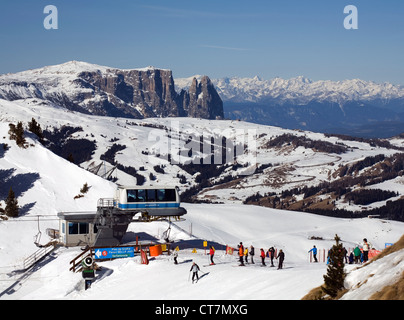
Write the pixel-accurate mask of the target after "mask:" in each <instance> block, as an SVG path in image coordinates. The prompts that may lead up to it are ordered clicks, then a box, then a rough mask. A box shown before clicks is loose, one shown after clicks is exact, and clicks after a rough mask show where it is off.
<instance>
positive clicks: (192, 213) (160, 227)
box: [0, 204, 404, 300]
mask: <svg viewBox="0 0 404 320" xmlns="http://www.w3.org/2000/svg"><path fill="white" fill-rule="evenodd" d="M185 207H186V209H187V210H188V214H187V216H186V221H184V222H177V223H176V225H177V226H178V227H180V228H181V229H179V228H177V227H176V226H173V227H172V228H173V229H172V230H173V231H172V232H171V236H170V238H171V240H173V241H174V244H173V245H174V246H175V245H176V243H177V242H179V243H182V246H183V245H187V246H188V247H189V248H188V249H181V250H180V251H179V259H178V260H179V264H178V265H174V263H173V260H172V256H166V255H163V256H159V257H157V258H154V259H151V260H150V263H149V265H147V266H145V265H142V264H141V263H140V257H135V258H127V259H118V260H114V261H110V262H101V263H99V265H100V266H101V267H102V269H103V270H102V271H100V272H98V273H97V278H96V280H95V281H94V283H93V285H92V287H91V289H89V290H87V291H85V290H84V281H83V279H82V277H81V274H80V273H76V274H75V273H72V272H71V271H69V270H68V269H69V267H70V265H69V261H70V260H71V259H73V258H74V257H75V256H76V255H78V254H79V253H80V252H81V250H80V249H79V248H70V249H66V248H60V249H59V250H58V251H56V252H55V253H54V254H53V256H52V258H51V259H49V260H45V261H44V262H43V263H41V264H40V265H39V266H38V268H35V269H34V270H33V271H32V272H30V273H29V274H28V275H26V276H25V277H24V279H23V280H22V281H21V279H20V278H21V275H19V274H15V273H12V270H13V266H10V265H4V264H2V269H1V270H2V275H1V279H2V281H1V282H0V284H1V290H0V291H1V292H2V295H1V298H0V299H140V300H143V299H151V300H193V299H197V300H217V299H221V300H257V299H258V300H268V299H288V300H294V299H301V298H302V297H303V296H304V295H305V294H306V293H307V292H308V291H310V290H311V289H312V288H314V287H316V286H319V285H321V284H322V282H323V275H324V274H325V272H326V264H325V263H322V262H320V263H317V264H315V263H310V262H309V259H308V253H307V251H308V250H309V249H310V248H311V247H312V246H313V245H317V247H318V248H319V249H320V250H322V249H326V250H327V249H328V248H329V247H330V246H331V245H332V244H333V241H332V237H333V236H334V234H335V233H338V234H339V235H340V236H341V237H342V239H343V243H344V245H345V246H346V247H347V248H352V247H353V246H355V245H356V244H357V243H359V242H361V239H362V238H363V237H364V236H366V237H368V239H369V240H370V241H371V242H372V244H373V246H374V247H376V248H383V247H384V243H385V242H395V241H397V240H398V238H399V237H400V236H401V234H402V231H403V226H404V225H403V223H399V222H392V221H380V220H376V219H360V220H349V219H336V218H327V217H321V216H316V215H310V214H306V213H299V212H288V211H281V210H273V209H267V208H260V207H252V206H248V207H246V206H242V205H195V204H194V205H189V204H186V205H185ZM191 224H192V236H190V235H189V233H188V232H184V230H186V231H189V230H190V226H191ZM5 225H6V223H5V222H3V223H1V225H0V227H1V228H2V230H1V231H2V234H3V235H7V236H8V237H11V236H12V232H13V231H11V230H10V229H8V230H7V229H5ZM167 226H168V224H167V223H165V222H155V223H149V224H145V223H134V224H132V225H131V226H130V229H129V232H134V233H137V232H138V233H141V234H142V235H143V236H145V237H146V235H147V236H148V237H154V238H156V239H159V238H160V237H161V234H162V232H163V231H164V230H166V228H167ZM145 234H146V235H145ZM311 236H316V237H321V238H323V239H324V240H309V237H311ZM203 240H207V241H208V244H209V245H210V244H213V245H214V246H215V245H216V246H217V247H218V245H217V243H220V244H228V245H230V246H233V247H235V246H236V245H237V244H238V243H239V242H240V241H242V242H243V244H244V245H246V246H250V245H253V246H254V247H255V250H256V255H255V257H254V261H255V264H254V265H247V266H246V267H238V262H237V257H236V256H235V255H226V254H225V252H224V251H222V250H217V251H216V254H215V258H214V260H215V261H216V263H217V265H215V266H207V265H208V264H209V262H208V256H206V255H205V254H204V249H203V247H202V244H203ZM2 241H4V239H2ZM21 245H22V244H20V245H18V246H15V247H14V248H15V250H18V249H19V247H20V246H21ZM180 245H181V244H180ZM270 246H275V247H276V248H277V249H278V250H279V249H283V250H284V252H285V255H286V258H285V265H284V269H282V270H277V268H276V267H277V265H278V263H277V261H276V260H275V267H270V262H269V259H266V264H267V266H266V267H261V266H260V259H259V257H258V252H259V249H260V248H261V247H262V248H265V250H267V249H268V248H269V247H270ZM192 248H196V250H197V253H192V252H191V251H192ZM0 254H1V255H2V257H3V253H2V250H1V251H0ZM9 254H10V255H11V253H9ZM400 254H401V256H400V257H401V262H400V263H401V264H400V265H401V268H403V262H402V261H404V260H403V257H404V253H403V252H401V253H400ZM2 261H3V260H2ZM192 261H194V262H196V263H197V264H198V265H199V266H200V268H201V272H200V273H199V276H200V277H201V279H200V281H199V282H198V283H196V284H192V282H191V281H190V280H189V270H190V267H191V264H192ZM385 262H386V261H385ZM379 263H381V262H379ZM346 267H347V270H352V269H354V268H355V265H347V266H346ZM14 268H16V266H14ZM398 268H400V267H398ZM15 283H17V284H18V285H16V286H13V289H15V290H12V291H10V290H8V288H9V287H10V286H12V285H13V284H15ZM388 283H389V279H386V277H385V279H384V281H383V282H382V283H381V284H379V286H378V287H377V288H381V287H382V286H383V285H387V284H388ZM362 290H364V289H362ZM372 290H375V288H372ZM368 294H369V292H366V291H365V293H362V294H358V295H356V296H355V297H354V299H366V297H367V295H368Z"/></svg>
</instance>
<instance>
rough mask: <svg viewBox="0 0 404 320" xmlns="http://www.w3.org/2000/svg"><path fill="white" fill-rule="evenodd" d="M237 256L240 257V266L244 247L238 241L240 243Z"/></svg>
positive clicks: (242, 263)
mask: <svg viewBox="0 0 404 320" xmlns="http://www.w3.org/2000/svg"><path fill="white" fill-rule="evenodd" d="M238 256H239V257H240V266H244V261H243V257H244V247H243V243H242V242H240V244H239V245H238Z"/></svg>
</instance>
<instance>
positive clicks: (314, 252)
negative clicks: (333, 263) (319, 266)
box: [309, 246, 318, 262]
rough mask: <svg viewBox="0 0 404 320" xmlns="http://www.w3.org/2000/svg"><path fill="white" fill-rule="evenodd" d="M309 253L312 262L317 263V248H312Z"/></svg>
mask: <svg viewBox="0 0 404 320" xmlns="http://www.w3.org/2000/svg"><path fill="white" fill-rule="evenodd" d="M309 252H313V257H314V262H318V261H317V248H316V246H313V248H312V249H311V250H309Z"/></svg>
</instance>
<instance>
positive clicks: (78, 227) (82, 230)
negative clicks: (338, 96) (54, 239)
mask: <svg viewBox="0 0 404 320" xmlns="http://www.w3.org/2000/svg"><path fill="white" fill-rule="evenodd" d="M69 234H88V223H85V222H69Z"/></svg>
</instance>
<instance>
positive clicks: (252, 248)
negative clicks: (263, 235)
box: [250, 245, 254, 264]
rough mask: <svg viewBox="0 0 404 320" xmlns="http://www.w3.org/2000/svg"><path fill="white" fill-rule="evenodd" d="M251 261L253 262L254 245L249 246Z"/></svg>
mask: <svg viewBox="0 0 404 320" xmlns="http://www.w3.org/2000/svg"><path fill="white" fill-rule="evenodd" d="M250 256H251V263H252V264H254V247H253V246H252V245H251V246H250Z"/></svg>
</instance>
